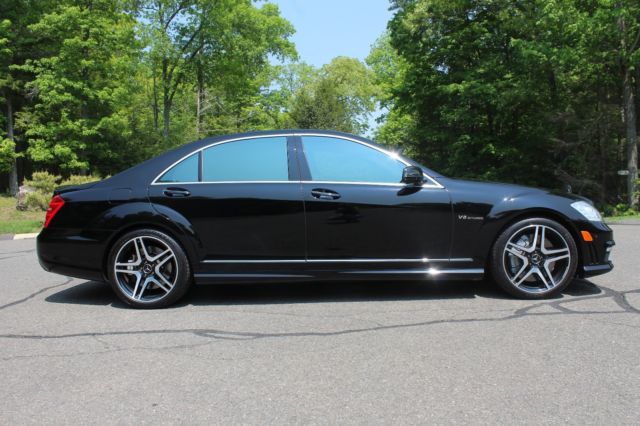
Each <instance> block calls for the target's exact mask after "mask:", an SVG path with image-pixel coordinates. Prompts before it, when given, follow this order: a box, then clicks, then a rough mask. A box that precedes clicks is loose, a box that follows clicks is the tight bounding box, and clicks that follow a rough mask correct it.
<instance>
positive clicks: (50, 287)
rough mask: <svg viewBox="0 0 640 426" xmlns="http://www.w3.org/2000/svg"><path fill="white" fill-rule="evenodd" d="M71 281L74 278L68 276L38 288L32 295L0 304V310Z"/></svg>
mask: <svg viewBox="0 0 640 426" xmlns="http://www.w3.org/2000/svg"><path fill="white" fill-rule="evenodd" d="M71 281H73V278H67V280H66V281H65V282H63V283H60V284H56V285H52V286H49V287H45V288H41V289H40V290H38V291H36V292H34V293H31V294H30V295H28V296H27V297H23V298H22V299H19V300H15V301H13V302H9V303H7V304H6V305H0V311H1V310H3V309H6V308H10V307H11V306H16V305H19V304H21V303H24V302H26V301H27V300H29V299H33V298H34V297H36V296H37V295H39V294H41V293H44V292H45V291H48V290H51V289H52V288H57V287H62V286H63V285H67V284H69V283H70V282H71Z"/></svg>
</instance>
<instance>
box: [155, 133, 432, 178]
mask: <svg viewBox="0 0 640 426" xmlns="http://www.w3.org/2000/svg"><path fill="white" fill-rule="evenodd" d="M292 136H299V137H304V136H321V137H329V138H335V139H344V140H347V141H351V142H355V143H359V144H360V145H364V146H367V147H369V148H372V149H375V150H376V151H379V152H382V153H383V154H386V155H388V156H389V157H391V158H393V159H395V160H397V161H399V162H401V163H402V164H404V165H405V166H410V165H411V163H409V162H407V161H404V160H403V159H402V158H400V157H399V156H397V154H395V153H393V152H391V151H387V150H386V149H383V148H380V147H378V146H375V145H371V144H369V143H366V142H364V141H360V140H357V139H353V138H350V137H347V136H341V135H331V134H326V133H278V134H274V135H259V136H243V137H238V138H231V139H225V140H223V141H219V142H213V143H211V144H209V145H205V146H203V147H202V148H198V149H196V150H195V151H191V152H190V153H188V154H186V155H184V156H183V157H181V158H180V159H179V160H177V161H175V162H173V163H172V164H171V165H170V166H169V167H167V168H165V169H164V170H163V171H162V172H160V173H159V174H158V175H157V176H156V177H155V179H153V181H151V185H193V184H229V183H254V184H255V183H300V182H302V183H322V184H350V185H382V186H397V187H404V186H406V185H405V184H403V183H400V182H399V183H385V182H341V181H335V182H334V181H313V180H312V181H291V180H277V181H268V180H264V181H262V180H261V181H241V180H240V181H207V182H205V181H203V182H158V179H160V178H161V177H162V176H163V175H164V174H165V173H167V172H168V171H169V170H170V169H171V168H173V167H174V166H176V165H177V164H178V163H180V162H181V161H183V160H186V159H187V158H188V157H190V156H192V155H193V154H196V153H199V152H202V151H204V150H205V149H208V148H211V147H213V146H216V145H221V144H223V143H229V142H236V141H241V140H247V139H264V138H281V137H284V138H287V137H292ZM203 157H204V155H202V156H201V158H200V161H203V159H202V158H203ZM396 157H398V158H396ZM422 172H423V174H424V177H425V178H426V179H427V180H428V181H430V183H427V184H422V185H420V186H421V187H422V188H437V189H442V188H444V186H442V185H441V184H440V183H439V182H438V181H437V180H436V179H435V178H433V177H431V176H429V175H428V174H426V173H424V170H423V171H422Z"/></svg>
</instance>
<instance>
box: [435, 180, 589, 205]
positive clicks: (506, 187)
mask: <svg viewBox="0 0 640 426" xmlns="http://www.w3.org/2000/svg"><path fill="white" fill-rule="evenodd" d="M439 181H440V182H441V183H442V184H443V185H444V186H445V188H447V189H449V190H450V191H452V192H455V191H456V190H462V191H465V192H474V193H479V194H485V195H486V196H488V197H489V198H495V199H498V198H500V199H504V198H506V197H508V198H519V197H522V196H525V195H537V196H543V195H549V196H555V197H561V198H565V199H567V200H568V201H571V202H573V201H587V202H588V203H591V204H593V203H592V202H591V200H589V199H588V198H585V197H583V196H580V195H577V194H572V193H569V192H562V191H559V190H554V189H544V188H534V187H530V186H523V185H516V184H511V183H501V182H483V181H474V180H465V179H452V178H441V179H439Z"/></svg>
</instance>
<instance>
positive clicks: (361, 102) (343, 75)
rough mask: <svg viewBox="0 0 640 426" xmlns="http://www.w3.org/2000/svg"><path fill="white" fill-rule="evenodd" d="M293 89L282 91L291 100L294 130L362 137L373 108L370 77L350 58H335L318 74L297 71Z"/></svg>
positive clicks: (291, 86)
mask: <svg viewBox="0 0 640 426" xmlns="http://www.w3.org/2000/svg"><path fill="white" fill-rule="evenodd" d="M297 71H298V72H301V73H302V74H301V75H300V77H298V78H296V79H294V81H296V82H298V84H297V86H295V85H294V84H291V85H289V86H285V87H284V91H285V93H288V94H289V96H290V97H291V100H290V102H289V117H290V118H291V120H292V124H293V126H294V127H299V128H303V129H333V130H341V131H344V132H352V133H363V132H365V131H366V130H367V128H368V120H369V117H370V114H371V112H373V110H374V108H375V103H374V98H373V96H374V94H375V93H376V86H375V84H374V82H373V73H372V72H371V70H370V69H368V68H367V67H366V65H365V64H363V63H362V62H360V61H359V60H357V59H354V58H348V57H344V56H339V57H336V58H334V59H333V60H332V61H331V62H330V63H329V64H327V65H325V66H323V67H322V68H321V69H319V70H313V69H310V68H308V66H307V67H301V68H298V69H297Z"/></svg>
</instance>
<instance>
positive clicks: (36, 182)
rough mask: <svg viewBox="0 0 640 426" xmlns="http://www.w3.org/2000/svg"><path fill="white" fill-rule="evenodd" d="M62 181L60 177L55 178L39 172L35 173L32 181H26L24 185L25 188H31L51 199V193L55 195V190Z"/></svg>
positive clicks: (49, 174) (47, 173)
mask: <svg viewBox="0 0 640 426" xmlns="http://www.w3.org/2000/svg"><path fill="white" fill-rule="evenodd" d="M60 179H61V178H60V176H55V175H52V174H51V173H49V172H45V171H39V172H33V175H32V176H31V179H25V181H24V184H25V186H30V187H32V188H34V189H35V190H36V191H38V192H41V193H43V194H45V195H47V196H48V197H49V198H51V193H53V190H54V189H56V187H57V186H58V183H59V182H60Z"/></svg>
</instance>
